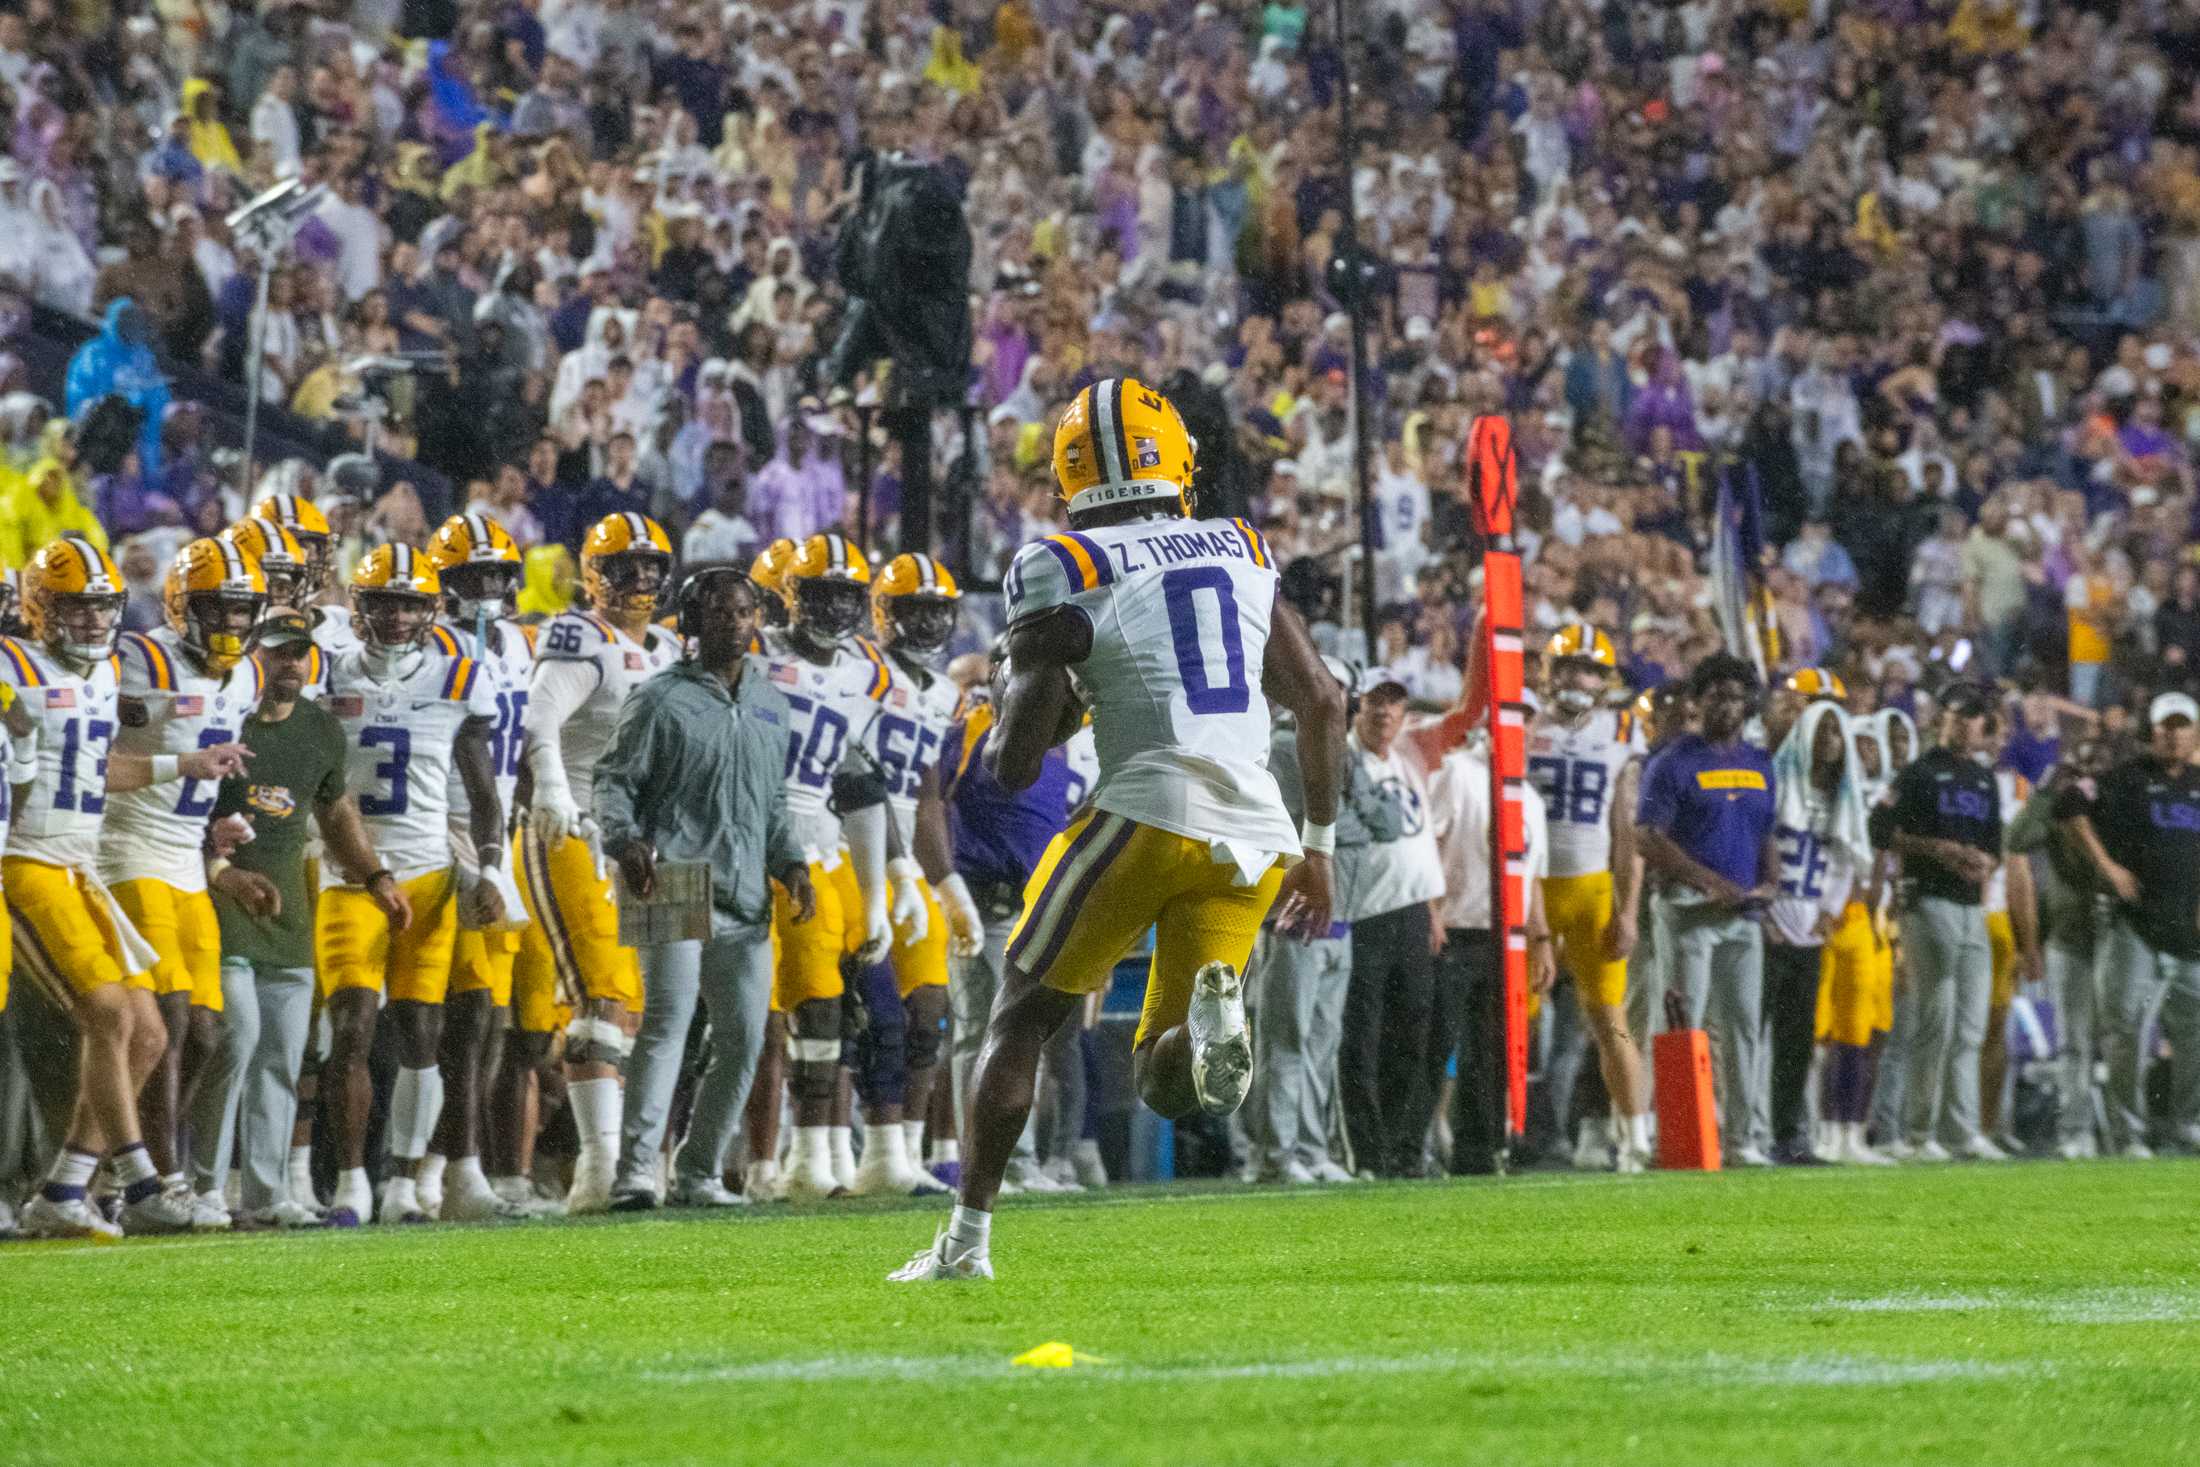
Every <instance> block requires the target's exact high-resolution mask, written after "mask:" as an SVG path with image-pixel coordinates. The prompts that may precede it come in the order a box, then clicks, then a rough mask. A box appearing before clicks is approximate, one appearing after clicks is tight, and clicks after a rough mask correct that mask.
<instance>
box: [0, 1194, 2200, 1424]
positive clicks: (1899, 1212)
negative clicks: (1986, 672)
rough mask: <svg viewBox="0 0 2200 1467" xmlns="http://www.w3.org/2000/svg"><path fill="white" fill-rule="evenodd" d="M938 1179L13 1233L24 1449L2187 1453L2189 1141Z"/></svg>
mask: <svg viewBox="0 0 2200 1467" xmlns="http://www.w3.org/2000/svg"><path fill="white" fill-rule="evenodd" d="M943 1215H944V1212H943V1210H942V1209H940V1208H938V1207H936V1206H925V1207H922V1208H916V1207H910V1206H869V1205H865V1206H844V1207H837V1208H832V1209H829V1210H827V1211H826V1212H824V1213H822V1214H819V1213H811V1214H807V1215H805V1214H803V1213H799V1212H791V1211H789V1210H788V1209H786V1208H774V1209H770V1210H761V1211H759V1212H758V1213H756V1214H753V1215H752V1214H747V1213H743V1214H739V1215H735V1216H730V1217H724V1216H721V1217H709V1218H698V1217H694V1216H692V1215H680V1214H665V1215H660V1216H657V1217H653V1218H649V1219H645V1220H640V1221H627V1220H617V1221H604V1222H590V1223H570V1224H562V1225H558V1224H546V1225H534V1226H518V1225H515V1226H507V1227H499V1228H424V1229H416V1230H406V1231H402V1232H379V1231H365V1232H353V1233H309V1234H289V1235H281V1236H276V1235H265V1234H262V1235H256V1236H250V1237H218V1238H207V1239H178V1240H173V1241H166V1240H158V1241H144V1242H136V1243H124V1244H120V1245H105V1246H89V1245H63V1244H21V1245H12V1246H8V1247H5V1248H0V1301H4V1306H5V1312H6V1319H7V1323H8V1328H7V1330H6V1332H5V1335H4V1337H0V1463H6V1464H11V1467H14V1464H46V1463H54V1464H62V1463H67V1464H70V1467H80V1464H82V1463H84V1462H87V1461H123V1462H132V1461H157V1462H162V1463H176V1464H181V1463H201V1462H207V1463H212V1462H225V1463H226V1462H238V1463H283V1464H294V1463H305V1464H312V1467H320V1464H324V1463H325V1464H328V1467H363V1464H368V1463H382V1462H460V1461H463V1462H511V1463H654V1464H670V1463H686V1462H744V1463H748V1462H754V1463H777V1462H788V1463H809V1462H819V1463H835V1464H850V1463H926V1462H955V1463H982V1462H1011V1463H1045V1464H1049V1467H1061V1464H1069V1463H1082V1462H1111V1463H1113V1462H1120V1463H1156V1462H1171V1463H1176V1462H1182V1463H1199V1464H1224V1463H1258V1462H1312V1463H1332V1462H1333V1463H1389V1462H1443V1463H1463V1462H1500V1461H1501V1462H1515V1461H1518V1462H1530V1461H1533V1462H1590V1463H1610V1462H1683V1461H1689V1462H1711V1463H1722V1464H1727V1463H1752V1464H1754V1463H1785V1462H1797V1463H1811V1464H1825V1463H1836V1462H1870V1463H1917V1462H2014V1461H2022V1462H2024V1463H2027V1464H2044V1463H2051V1462H2081V1463H2104V1462H2114V1461H2130V1462H2145V1463H2150V1464H2154V1463H2161V1464H2169V1463H2180V1462H2191V1461H2194V1460H2200V1163H2195V1162H2161V1163H2156V1164H2152V1165H2142V1164H2130V1163H2124V1164H2118V1163H2107V1162H2104V1163H2098V1164H2090V1165H2041V1166H2021V1167H1998V1168H1987V1167H1968V1168H1960V1169H1959V1168H1946V1167H1944V1168H1939V1169H1906V1170H1901V1171H1884V1172H1881V1171H1871V1172H1866V1171H1854V1170H1843V1171H1833V1170H1826V1171H1817V1172H1808V1173H1801V1172H1778V1173H1769V1174H1768V1173H1755V1174H1748V1175H1733V1176H1688V1175H1673V1176H1651V1177H1644V1178H1628V1179H1621V1178H1595V1177H1591V1178H1574V1177H1571V1176H1529V1177H1522V1178H1514V1179H1511V1180H1508V1181H1504V1182H1462V1183H1417V1184H1405V1185H1398V1186H1383V1187H1376V1186H1364V1187H1356V1188H1343V1189H1334V1190H1326V1191H1321V1192H1304V1191H1301V1192H1292V1193H1279V1192H1273V1191H1254V1190H1248V1189H1235V1190H1228V1191H1213V1190H1209V1191H1193V1190H1189V1189H1181V1188H1180V1189H1172V1190H1168V1191H1159V1192H1157V1191H1148V1190H1130V1189H1118V1190H1117V1191H1116V1192H1114V1193H1113V1194H1112V1195H1110V1196H1108V1197H1107V1198H1105V1199H1104V1200H1086V1201H1079V1200H1071V1201H1066V1202H1058V1203H1052V1204H1040V1203H1018V1202H1009V1203H1006V1204H1004V1206H1003V1208H1002V1211H1001V1214H1000V1216H999V1217H998V1219H997V1220H996V1222H995V1227H994V1232H995V1241H994V1257H995V1262H996V1265H997V1266H998V1268H999V1269H1000V1270H1001V1278H1000V1280H999V1281H998V1282H997V1283H995V1284H992V1285H990V1286H988V1285H975V1286H928V1287H910V1286H898V1285H888V1284H887V1283H885V1282H884V1281H883V1280H884V1276H885V1274H886V1272H887V1271H888V1269H890V1268H892V1267H893V1266H895V1265H897V1264H899V1263H900V1262H902V1261H903V1260H904V1259H905V1258H906V1257H907V1256H908V1255H909V1254H910V1253H912V1252H913V1251H915V1250H916V1248H917V1247H919V1246H920V1245H921V1244H923V1243H924V1242H926V1241H928V1240H929V1239H930V1237H931V1234H932V1229H933V1227H934V1225H935V1223H936V1221H937V1220H938V1219H939V1218H940V1217H942V1216H943ZM1055 1340H1059V1341H1066V1342H1068V1343H1069V1344H1071V1345H1073V1346H1074V1347H1075V1348H1076V1349H1077V1350H1079V1351H1080V1352H1084V1353H1086V1354H1089V1355H1092V1356H1096V1357H1099V1360H1098V1362H1097V1363H1082V1364H1079V1365H1077V1366H1075V1367H1074V1368H1072V1369H1069V1370H1034V1369H1028V1368H1017V1367H1013V1366H1011V1365H1010V1363H1009V1361H1010V1358H1011V1357H1012V1356H1014V1355H1016V1354H1017V1353H1019V1352H1021V1351H1023V1350H1026V1349H1028V1348H1030V1347H1032V1346H1034V1345H1038V1344H1040V1343H1042V1342H1046V1341H1055Z"/></svg>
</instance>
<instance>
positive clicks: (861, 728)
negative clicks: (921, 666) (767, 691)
mask: <svg viewBox="0 0 2200 1467" xmlns="http://www.w3.org/2000/svg"><path fill="white" fill-rule="evenodd" d="M758 655H759V660H760V661H761V663H762V665H763V669H764V675H765V676H766V677H768V678H770V679H771V684H772V686H773V687H774V688H777V689H778V690H779V695H780V696H781V697H783V698H785V699H786V700H787V818H788V820H789V822H790V823H791V825H792V827H793V830H794V838H795V843H796V844H798V845H800V846H803V847H804V848H806V849H807V850H808V852H809V853H810V859H811V860H813V861H816V860H823V859H824V858H826V857H827V856H829V855H831V854H832V852H833V851H834V850H836V849H838V848H839V845H840V821H839V819H838V817H836V816H835V815H834V814H833V812H832V811H831V809H830V808H828V806H827V803H826V802H827V801H828V800H829V799H831V797H832V793H833V776H834V775H835V774H836V773H838V772H839V770H840V765H841V761H842V760H843V759H845V758H846V757H847V754H848V749H849V746H850V745H852V744H853V745H860V746H862V747H864V748H865V749H868V750H872V751H874V753H875V752H876V751H877V747H878V746H877V744H876V743H875V742H874V740H875V738H876V737H877V735H876V734H875V732H874V727H873V726H874V723H875V722H876V720H877V719H878V718H879V717H880V713H881V709H882V708H883V707H884V705H885V704H886V702H887V701H888V695H889V693H890V692H893V691H906V688H905V687H904V688H897V685H896V683H895V680H894V676H893V674H892V673H891V672H890V671H888V670H887V666H886V659H885V657H884V656H883V655H882V654H881V653H880V652H879V650H878V648H876V647H874V646H873V645H871V643H869V642H867V641H865V640H864V639H863V638H861V637H856V638H853V639H852V640H851V642H850V644H849V645H847V646H844V647H841V648H839V649H837V650H836V651H835V652H834V654H833V658H832V661H830V662H828V663H824V664H819V663H816V662H812V661H811V660H810V659H809V658H807V657H805V656H803V655H802V653H801V652H799V651H797V650H796V648H795V645H794V638H793V634H792V633H790V632H787V631H785V630H783V629H778V628H774V629H770V630H767V631H766V632H765V633H764V650H763V652H762V653H761V654H758ZM898 742H899V738H897V743H898ZM934 757H937V755H936V754H935V756H934ZM882 762H883V760H882ZM886 777H887V787H888V789H889V790H891V789H892V788H893V787H894V784H895V779H894V773H893V771H892V770H891V769H890V768H889V769H888V770H887V772H886Z"/></svg>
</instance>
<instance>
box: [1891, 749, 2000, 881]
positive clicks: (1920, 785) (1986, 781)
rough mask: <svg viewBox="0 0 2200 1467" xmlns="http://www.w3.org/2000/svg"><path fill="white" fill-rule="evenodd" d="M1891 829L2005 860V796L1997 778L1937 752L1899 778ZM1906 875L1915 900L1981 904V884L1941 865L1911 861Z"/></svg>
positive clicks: (1984, 769)
mask: <svg viewBox="0 0 2200 1467" xmlns="http://www.w3.org/2000/svg"><path fill="white" fill-rule="evenodd" d="M1889 824H1890V825H1891V826H1892V827H1893V829H1894V830H1895V831H1901V832H1903V833H1906V834H1909V835H1914V836H1922V837H1925V838H1927V839H1930V840H1952V841H1960V842H1961V843H1962V844H1964V845H1967V846H1971V847H1974V848H1975V849H1977V850H1981V851H1984V852H1985V853H1986V854H1987V855H1989V856H1992V857H1994V859H1996V860H1999V859H2001V792H2000V791H1999V790H1997V789H1996V788H1995V787H1994V772H1993V771H1992V770H1991V769H1988V768H1987V767H1986V766H1985V765H1983V764H1981V763H1979V762H1978V761H1977V760H1975V759H1965V758H1961V757H1959V756H1957V755H1955V754H1951V753H1949V752H1948V751H1947V750H1946V749H1934V750H1932V751H1931V752H1929V753H1927V754H1925V755H1923V756H1922V757H1921V758H1919V759H1918V760H1917V761H1916V762H1915V763H1913V764H1911V765H1910V766H1909V767H1908V768H1907V769H1905V770H1903V771H1902V772H1901V773H1900V774H1898V775H1896V776H1895V781H1894V814H1893V816H1892V817H1891V819H1890V821H1889ZM1889 844H1892V838H1891V836H1890V839H1889ZM1902 875H1903V877H1904V879H1905V880H1907V881H1908V882H1909V883H1910V889H1911V891H1912V893H1913V894H1914V895H1917V896H1921V897H1939V898H1941V899H1942V900H1944V901H1951V902H1958V903H1961V904H1962V905H1964V906H1967V907H1975V906H1977V905H1978V903H1979V883H1978V882H1975V881H1966V880H1964V879H1963V878H1962V877H1961V876H1959V875H1957V874H1956V873H1955V872H1954V871H1952V870H1950V869H1949V868H1948V867H1946V866H1944V865H1942V864H1941V863H1940V862H1938V861H1935V860H1931V859H1918V860H1905V861H1904V862H1903V863H1902Z"/></svg>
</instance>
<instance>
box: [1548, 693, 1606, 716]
mask: <svg viewBox="0 0 2200 1467" xmlns="http://www.w3.org/2000/svg"><path fill="white" fill-rule="evenodd" d="M1551 701H1552V702H1553V703H1556V704H1557V705H1558V711H1559V712H1561V713H1563V714H1565V715H1567V716H1568V717H1570V718H1577V717H1579V716H1580V715H1582V714H1584V713H1587V712H1588V711H1589V710H1590V709H1591V708H1594V707H1595V706H1596V702H1597V695H1596V694H1594V693H1584V692H1583V691H1582V690H1581V689H1579V688H1560V689H1559V690H1558V692H1557V694H1556V695H1555V696H1553V697H1552V699H1551Z"/></svg>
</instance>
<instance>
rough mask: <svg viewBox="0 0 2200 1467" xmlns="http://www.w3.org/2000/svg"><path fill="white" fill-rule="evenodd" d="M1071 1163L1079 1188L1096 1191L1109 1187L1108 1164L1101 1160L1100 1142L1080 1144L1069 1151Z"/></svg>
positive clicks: (1083, 1142) (1082, 1142) (1081, 1142)
mask: <svg viewBox="0 0 2200 1467" xmlns="http://www.w3.org/2000/svg"><path fill="white" fill-rule="evenodd" d="M1069 1162H1070V1169H1071V1170H1072V1171H1073V1172H1074V1173H1075V1174H1076V1177H1077V1184H1078V1185H1079V1186H1081V1187H1091V1188H1095V1189H1097V1188H1101V1187H1105V1186H1107V1184H1108V1168H1107V1163H1105V1162H1103V1161H1102V1160H1101V1159H1100V1143H1099V1142H1097V1141H1080V1142H1078V1143H1077V1144H1076V1145H1075V1146H1072V1147H1071V1148H1070V1149H1069Z"/></svg>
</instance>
